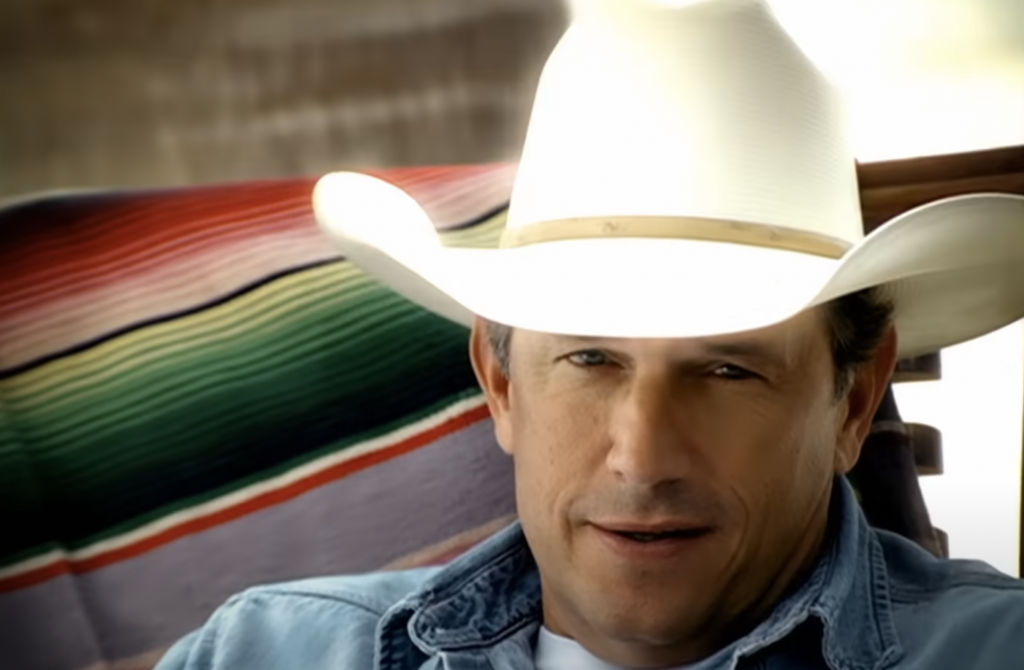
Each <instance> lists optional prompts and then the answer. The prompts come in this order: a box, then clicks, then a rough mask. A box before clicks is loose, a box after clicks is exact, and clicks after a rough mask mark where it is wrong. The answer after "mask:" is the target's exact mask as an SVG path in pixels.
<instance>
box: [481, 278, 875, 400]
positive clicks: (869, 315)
mask: <svg viewBox="0 0 1024 670" xmlns="http://www.w3.org/2000/svg"><path fill="white" fill-rule="evenodd" d="M823 309H824V310H825V317H826V320H827V323H828V326H829V331H830V336H831V339H832V363H833V365H834V367H835V372H836V375H835V395H836V398H842V397H843V396H844V395H845V394H846V392H847V391H848V390H849V388H850V385H851V384H852V383H853V374H854V372H855V371H856V368H857V366H859V365H861V364H862V363H864V362H866V361H868V360H870V359H871V356H872V355H874V353H875V350H876V349H877V348H878V345H879V344H880V343H881V341H882V338H883V337H884V336H885V333H886V331H887V330H888V329H889V326H890V325H891V324H892V313H893V303H892V301H891V300H890V299H889V298H888V297H887V296H886V295H885V293H884V291H883V290H882V289H881V288H880V287H877V286H873V287H870V288H866V289H862V290H860V291H856V292H854V293H848V294H846V295H844V296H841V297H839V298H836V299H834V300H831V301H829V302H827V303H825V304H824V305H823ZM486 323H487V338H488V340H490V343H491V349H492V350H493V351H494V355H495V357H496V358H497V359H498V364H499V365H500V366H501V371H502V373H503V374H504V375H505V376H506V377H509V375H510V357H511V347H512V328H511V326H506V325H504V324H501V323H495V322H493V321H487V322H486Z"/></svg>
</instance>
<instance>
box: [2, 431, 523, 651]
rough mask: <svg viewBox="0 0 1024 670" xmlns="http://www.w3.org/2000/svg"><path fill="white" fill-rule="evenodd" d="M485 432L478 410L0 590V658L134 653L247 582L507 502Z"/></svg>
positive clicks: (481, 514) (352, 558) (420, 534)
mask: <svg viewBox="0 0 1024 670" xmlns="http://www.w3.org/2000/svg"><path fill="white" fill-rule="evenodd" d="M493 435H494V433H493V425H492V423H491V422H490V421H483V422H480V423H477V424H474V425H473V426H470V427H469V428H466V429H465V430H462V431H459V432H458V433H455V434H453V435H449V436H447V437H445V438H442V439H441V440H438V441H437V442H435V443H433V444H431V445H429V446H427V447H424V448H422V449H419V450H417V451H414V452H412V453H410V454H407V455H405V456H402V457H400V458H397V459H395V460H392V461H388V462H386V463H383V464H381V465H378V466H376V467H374V468H371V469H369V470H364V471H361V472H358V473H356V474H353V475H351V476H349V477H347V478H345V479H343V480H341V481H338V482H334V483H332V484H329V485H327V486H324V487H322V488H320V489H317V490H314V491H311V492H309V493H307V494H305V495H303V496H301V497H299V498H297V499H295V500H292V501H289V502H287V503H285V504H282V505H279V506H277V507H273V508H270V509H266V510H262V511H260V512H257V513H255V514H252V515H250V516H247V517H245V518H243V519H239V520H237V521H234V522H232V523H230V524H227V525H224V526H220V527H217V528H214V529H212V530H210V531H207V532H205V533H201V534H198V535H194V536H190V537H187V538H183V539H182V540H179V541H177V542H174V543H172V544H170V545H167V546H165V547H162V548H160V549H159V550H157V551H154V552H151V553H149V554H145V555H143V556H140V557H138V558H135V559H132V560H130V561H125V562H123V563H119V564H117V565H113V566H110V567H109V568H105V569H103V570H98V571H96V572H93V573H89V574H86V575H82V576H79V577H77V578H75V579H71V578H69V577H64V578H61V579H57V580H53V581H50V582H46V583H44V584H40V585H39V586H35V587H32V588H29V589H25V590H23V591H16V592H14V593H11V594H7V595H4V596H2V597H0V667H2V668H3V669H4V670H8V669H9V670H44V669H46V670H78V669H79V668H82V667H85V666H87V665H89V664H90V663H95V662H96V661H98V660H101V659H100V658H99V657H98V656H99V653H100V652H98V650H97V647H96V644H95V643H94V642H93V640H95V641H97V642H98V645H99V649H100V650H102V657H103V658H105V659H108V660H118V659H124V658H130V657H132V656H137V655H139V654H142V653H145V652H147V651H150V650H153V649H159V648H161V647H166V646H168V645H170V644H171V643H172V642H174V641H175V640H176V639H177V638H179V637H180V636H182V635H183V634H185V633H186V632H188V631H190V630H192V629H194V628H196V627H197V626H199V625H201V624H202V622H203V621H204V620H205V619H206V618H207V617H208V616H209V615H210V613H211V612H212V611H213V610H214V609H215V608H216V607H217V606H218V605H220V604H221V603H222V602H224V600H225V599H226V598H227V597H228V596H230V595H232V594H233V593H237V592H238V591H241V590H243V589H245V588H247V587H249V586H253V585H256V584H265V583H272V582H279V581H285V580H291V579H297V578H303V577H310V576H319V575H330V574H344V573H353V572H365V571H368V570H373V569H374V568H377V567H379V566H381V565H383V564H385V563H387V562H389V561H392V560H394V559H396V558H399V557H401V556H405V555H407V554H409V553H411V552H413V551H416V550H419V549H422V548H424V547H427V546H429V545H431V544H433V543H436V542H438V541H440V540H443V539H446V538H448V537H451V536H453V535H456V534H457V533H461V532H464V531H467V530H470V529H472V528H475V527H477V526H479V525H482V524H484V523H487V522H488V521H491V520H493V519H495V518H498V517H500V516H503V515H506V514H510V513H512V512H514V511H515V502H514V486H513V477H512V463H511V460H510V459H509V458H508V457H507V456H505V454H504V453H502V452H501V450H500V449H499V448H498V446H497V444H496V442H495V440H494V436H493ZM76 589H77V595H78V597H76V595H75V590H76ZM83 607H84V609H85V611H86V612H87V616H88V620H89V621H90V622H91V624H92V626H93V629H94V632H91V631H90V629H89V626H88V625H87V624H86V623H85V617H84V615H83V611H82V610H83Z"/></svg>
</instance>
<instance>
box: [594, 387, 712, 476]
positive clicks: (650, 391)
mask: <svg viewBox="0 0 1024 670" xmlns="http://www.w3.org/2000/svg"><path fill="white" fill-rule="evenodd" d="M686 423H687V422H686V419H685V408H684V407H682V406H681V404H680V402H679V399H678V390H677V389H674V388H673V385H672V383H671V380H670V379H667V378H666V377H664V376H661V375H658V376H642V377H641V376H637V377H635V378H634V380H633V382H632V384H631V386H630V388H629V390H628V392H627V393H626V394H624V395H623V397H622V398H621V399H620V400H619V402H618V403H617V404H616V405H615V406H614V408H613V410H612V417H611V427H610V430H611V436H610V437H611V447H610V449H609V452H608V455H607V457H606V464H607V467H608V468H609V470H611V472H612V473H613V474H614V475H615V476H616V477H618V478H619V479H620V480H622V481H623V483H628V484H633V485H640V486H653V485H656V484H659V483H662V482H665V481H672V480H678V479H682V478H684V477H685V476H686V475H687V472H688V470H689V469H690V468H691V466H692V462H691V460H692V457H693V450H692V449H691V445H690V444H689V443H688V438H687V431H686Z"/></svg>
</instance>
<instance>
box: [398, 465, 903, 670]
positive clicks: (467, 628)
mask: <svg viewBox="0 0 1024 670" xmlns="http://www.w3.org/2000/svg"><path fill="white" fill-rule="evenodd" d="M829 526H830V535H829V540H828V542H827V544H826V549H825V551H824V552H823V553H822V555H821V557H820V558H819V559H818V562H817V563H816V565H815V567H814V569H813V570H812V572H811V575H810V577H808V578H807V580H806V581H805V582H804V583H803V585H802V586H801V587H800V588H798V589H797V590H796V591H794V592H793V593H792V595H790V596H789V597H788V598H786V599H785V600H784V601H783V602H782V603H780V604H779V605H778V606H776V608H775V609H774V610H773V611H772V613H771V614H770V615H769V617H768V618H767V619H766V620H764V621H763V622H762V623H761V624H760V625H758V626H757V627H756V628H755V629H754V630H753V631H751V632H750V633H749V634H747V635H746V636H744V637H743V638H741V639H740V640H737V641H736V643H734V644H732V645H730V646H729V647H728V648H727V649H726V650H722V652H723V653H724V654H725V655H727V657H728V661H729V662H728V663H727V664H726V665H727V666H729V667H734V665H735V662H736V660H737V659H738V658H739V657H741V656H749V655H752V654H754V653H756V652H758V651H760V650H762V649H765V648H766V647H768V646H770V645H773V644H774V643H776V642H779V641H781V640H783V639H785V638H787V637H788V636H789V635H790V634H791V633H793V632H794V631H795V630H796V629H797V628H798V627H800V626H802V625H803V624H805V623H807V622H808V621H809V620H810V619H811V618H814V619H816V620H817V621H818V622H819V623H820V630H821V651H822V657H823V658H824V660H825V662H826V663H827V664H828V666H829V667H830V669H831V670H881V669H882V668H885V667H888V666H890V665H892V664H894V663H896V662H897V661H898V660H899V659H900V658H901V657H902V653H903V652H902V648H901V647H900V643H899V639H898V636H897V633H896V626H895V622H894V620H893V613H892V604H891V601H890V598H889V590H888V576H887V571H886V567H885V560H884V556H883V554H882V549H881V546H880V545H879V544H878V541H877V539H876V538H875V535H874V533H873V532H872V531H871V529H870V528H869V527H868V525H867V521H866V519H865V518H864V515H863V513H862V512H861V510H860V506H859V505H858V504H857V501H856V498H855V497H854V493H853V489H852V488H851V487H850V484H849V483H848V482H847V481H846V479H845V478H844V477H837V478H836V481H835V486H834V489H833V499H832V505H831V509H830V523H829ZM540 619H541V602H540V574H539V572H538V570H537V565H536V563H535V561H534V559H533V555H532V554H531V553H530V550H529V547H528V546H527V544H526V539H525V537H524V535H523V532H522V528H521V527H520V526H519V524H518V522H517V523H514V524H512V525H511V526H509V527H508V528H506V529H504V530H502V531H501V532H499V533H498V534H496V535H495V536H493V537H492V538H490V539H489V540H487V541H486V542H484V543H483V544H481V545H480V546H479V547H477V548H476V549H474V550H473V551H471V552H469V553H467V554H466V555H464V556H462V557H461V558H459V559H457V560H456V561H454V562H453V563H451V564H450V565H449V566H447V567H446V568H445V569H443V570H442V571H440V572H439V573H438V574H437V575H435V576H434V577H433V578H432V579H430V580H429V581H428V582H426V583H425V584H424V586H423V588H421V589H420V590H419V591H417V592H416V593H414V594H412V595H411V596H409V597H408V598H406V599H404V600H402V601H400V602H399V603H397V604H396V605H395V606H394V607H392V608H391V610H389V611H388V613H387V614H386V615H385V617H384V619H383V620H382V621H381V625H380V627H379V637H378V653H381V651H382V647H383V652H384V653H393V652H388V649H389V645H390V647H394V645H391V642H390V641H391V640H393V639H394V636H402V637H404V636H406V635H408V636H409V638H411V641H412V642H413V644H414V645H415V647H416V648H417V649H418V650H419V652H420V653H422V654H425V655H432V654H437V653H440V652H452V651H458V650H467V649H473V648H482V647H488V646H492V645H494V644H496V643H498V642H499V641H501V640H504V639H508V638H509V637H511V636H513V635H515V634H517V633H522V632H523V631H524V629H532V630H536V628H537V627H538V626H539V625H540ZM721 655H722V654H721V653H720V654H715V657H720V656H721ZM723 660H724V659H723ZM715 665H718V664H717V663H716V664H715ZM699 666H700V667H703V664H699Z"/></svg>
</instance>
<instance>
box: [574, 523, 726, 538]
mask: <svg viewBox="0 0 1024 670" xmlns="http://www.w3.org/2000/svg"><path fill="white" fill-rule="evenodd" d="M593 525H594V526H595V527H597V528H598V529H599V530H602V531H604V532H606V533H612V534H615V535H618V536H621V537H625V538H628V539H631V540H636V541H640V542H653V541H656V540H671V539H687V538H695V537H700V536H701V535H704V534H706V533H708V532H710V531H711V528H710V527H709V526H704V525H700V524H697V523H693V522H690V521H659V522H657V523H639V522H630V521H602V522H596V523H594V524H593Z"/></svg>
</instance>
